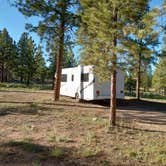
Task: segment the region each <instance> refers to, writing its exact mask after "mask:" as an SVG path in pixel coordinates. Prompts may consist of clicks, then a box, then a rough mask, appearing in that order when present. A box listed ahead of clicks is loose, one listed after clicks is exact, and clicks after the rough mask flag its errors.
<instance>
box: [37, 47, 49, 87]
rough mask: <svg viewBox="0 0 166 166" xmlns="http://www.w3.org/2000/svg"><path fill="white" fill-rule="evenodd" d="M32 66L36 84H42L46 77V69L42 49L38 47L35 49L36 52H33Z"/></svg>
mask: <svg viewBox="0 0 166 166" xmlns="http://www.w3.org/2000/svg"><path fill="white" fill-rule="evenodd" d="M34 66H35V74H34V77H35V79H36V80H37V81H38V82H40V83H42V84H43V83H44V80H45V78H46V75H47V67H46V63H45V60H44V57H43V51H42V47H41V46H40V45H39V46H38V47H37V50H36V52H35V64H34Z"/></svg>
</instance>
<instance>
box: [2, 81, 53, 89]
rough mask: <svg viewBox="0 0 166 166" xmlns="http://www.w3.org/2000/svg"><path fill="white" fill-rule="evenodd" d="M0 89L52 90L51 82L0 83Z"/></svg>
mask: <svg viewBox="0 0 166 166" xmlns="http://www.w3.org/2000/svg"><path fill="white" fill-rule="evenodd" d="M0 90H2V91H13V90H18V91H35V90H52V85H51V84H30V85H29V86H27V85H26V84H21V83H0Z"/></svg>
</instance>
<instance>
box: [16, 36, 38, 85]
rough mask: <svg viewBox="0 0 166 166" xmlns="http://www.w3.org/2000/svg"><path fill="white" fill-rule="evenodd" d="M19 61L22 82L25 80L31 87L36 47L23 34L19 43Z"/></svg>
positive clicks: (30, 39)
mask: <svg viewBox="0 0 166 166" xmlns="http://www.w3.org/2000/svg"><path fill="white" fill-rule="evenodd" d="M18 61H19V62H18V64H19V65H18V75H19V77H20V82H21V83H22V82H23V80H24V81H25V82H26V84H27V85H29V84H30V80H31V79H32V77H33V74H34V70H35V46H34V41H33V40H32V38H31V37H28V34H27V33H23V34H22V35H21V38H20V40H19V42H18Z"/></svg>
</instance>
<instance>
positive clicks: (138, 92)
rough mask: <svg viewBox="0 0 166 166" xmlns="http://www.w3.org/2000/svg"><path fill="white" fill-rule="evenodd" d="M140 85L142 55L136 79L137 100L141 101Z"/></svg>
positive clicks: (139, 58) (139, 59)
mask: <svg viewBox="0 0 166 166" xmlns="http://www.w3.org/2000/svg"><path fill="white" fill-rule="evenodd" d="M140 83H141V53H140V54H139V56H138V69H137V79H136V99H137V100H140Z"/></svg>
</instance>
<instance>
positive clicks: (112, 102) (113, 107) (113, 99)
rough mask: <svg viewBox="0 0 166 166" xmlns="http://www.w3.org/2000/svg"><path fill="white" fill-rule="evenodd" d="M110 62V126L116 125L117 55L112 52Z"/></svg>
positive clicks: (115, 19)
mask: <svg viewBox="0 0 166 166" xmlns="http://www.w3.org/2000/svg"><path fill="white" fill-rule="evenodd" d="M117 12H118V11H117V8H115V9H114V10H113V15H114V22H115V28H116V23H117ZM116 46H117V36H116V34H115V35H114V39H113V42H112V47H113V49H114V48H116ZM111 62H112V70H113V71H112V74H111V97H110V125H111V126H115V125H116V69H117V55H116V53H115V52H113V56H112V58H111Z"/></svg>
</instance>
